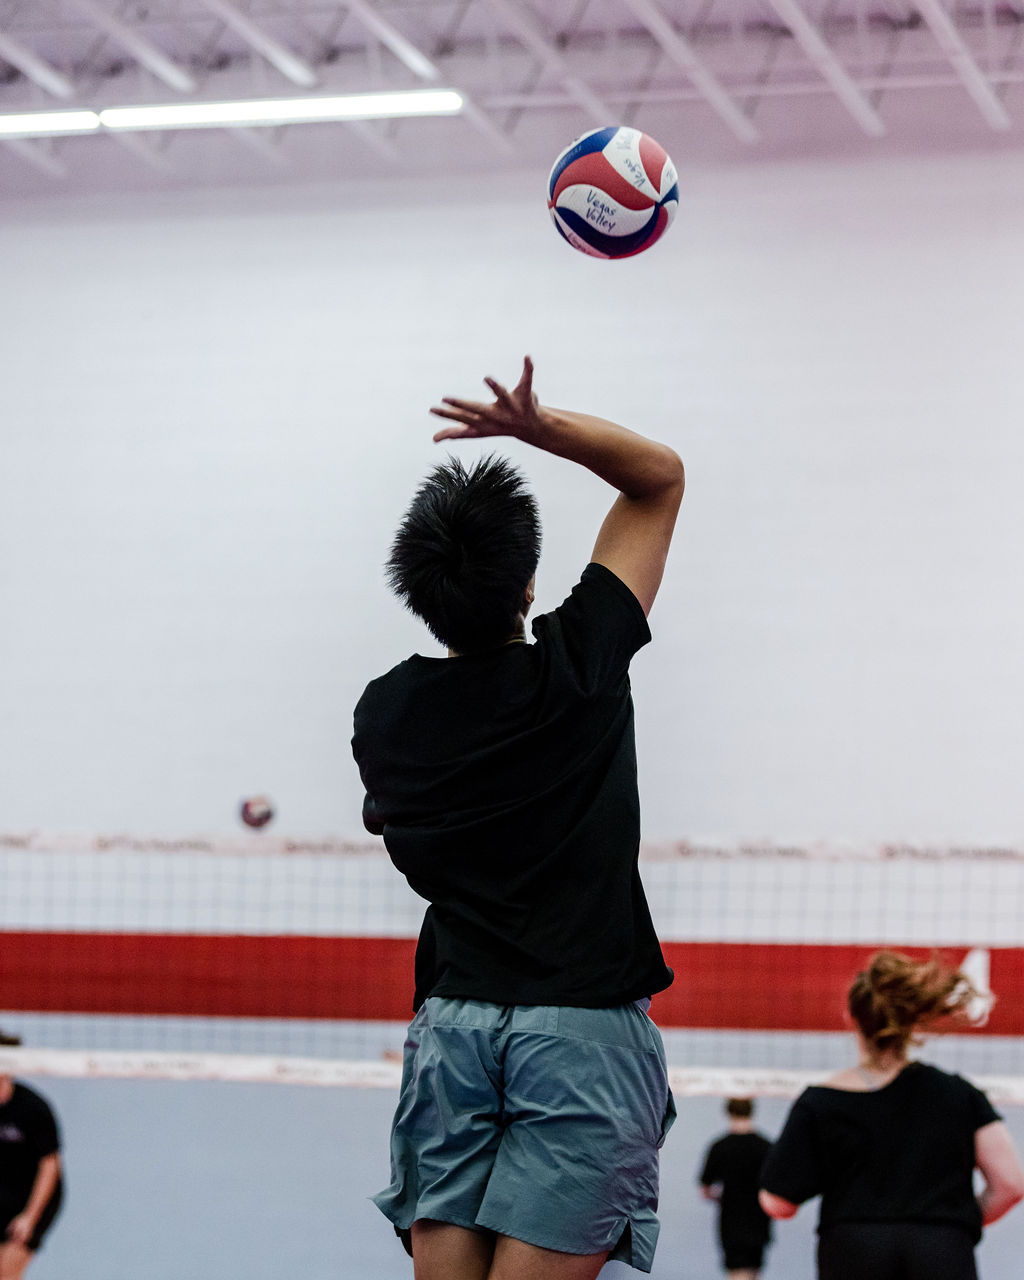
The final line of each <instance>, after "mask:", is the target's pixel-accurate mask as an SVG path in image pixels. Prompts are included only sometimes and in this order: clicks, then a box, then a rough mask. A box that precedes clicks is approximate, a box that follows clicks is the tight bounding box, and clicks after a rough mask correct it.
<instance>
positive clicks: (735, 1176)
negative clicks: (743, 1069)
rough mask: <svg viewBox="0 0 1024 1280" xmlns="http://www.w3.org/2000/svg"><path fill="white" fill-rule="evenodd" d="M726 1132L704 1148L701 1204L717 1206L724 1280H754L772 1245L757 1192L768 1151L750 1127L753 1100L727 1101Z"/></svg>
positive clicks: (761, 1136)
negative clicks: (710, 1201) (727, 1130)
mask: <svg viewBox="0 0 1024 1280" xmlns="http://www.w3.org/2000/svg"><path fill="white" fill-rule="evenodd" d="M725 1112H726V1115H727V1116H728V1117H729V1132H728V1133H726V1134H724V1135H723V1136H722V1137H721V1138H719V1139H718V1140H717V1141H716V1142H713V1143H712V1144H711V1146H710V1147H709V1148H708V1151H707V1154H706V1156H705V1157H704V1165H703V1168H702V1169H701V1174H700V1187H701V1192H702V1194H703V1195H704V1197H705V1199H707V1200H713V1201H714V1202H715V1203H716V1204H717V1205H718V1238H719V1242H720V1243H721V1246H722V1265H723V1266H724V1268H725V1271H726V1274H727V1275H728V1277H729V1280H757V1277H758V1275H759V1274H760V1271H761V1267H762V1265H763V1263H764V1251H765V1247H766V1245H767V1244H768V1242H769V1240H771V1235H772V1226H771V1218H769V1217H768V1215H767V1214H766V1213H765V1211H764V1210H763V1209H762V1208H761V1205H760V1203H759V1201H758V1197H757V1192H758V1187H759V1185H760V1176H761V1166H762V1165H763V1164H764V1161H765V1157H766V1156H767V1154H768V1152H769V1150H770V1149H771V1145H772V1144H771V1143H770V1142H769V1141H768V1139H767V1138H766V1137H765V1136H764V1134H763V1133H758V1132H757V1130H756V1129H755V1128H754V1120H753V1116H754V1100H753V1098H728V1099H726V1103H725Z"/></svg>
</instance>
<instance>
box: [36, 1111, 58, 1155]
mask: <svg viewBox="0 0 1024 1280" xmlns="http://www.w3.org/2000/svg"><path fill="white" fill-rule="evenodd" d="M33 1112H34V1115H33V1117H32V1121H33V1128H32V1133H31V1135H30V1138H29V1141H30V1144H31V1147H32V1152H33V1154H34V1155H35V1157H36V1159H37V1160H42V1159H43V1158H44V1157H45V1156H52V1155H53V1154H54V1153H55V1152H57V1151H59V1150H60V1134H59V1133H58V1131H57V1120H56V1117H55V1116H54V1114H53V1112H52V1111H51V1110H50V1108H49V1107H48V1106H47V1105H46V1103H45V1102H44V1101H43V1100H42V1098H38V1099H37V1105H36V1106H35V1107H33Z"/></svg>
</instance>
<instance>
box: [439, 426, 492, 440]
mask: <svg viewBox="0 0 1024 1280" xmlns="http://www.w3.org/2000/svg"><path fill="white" fill-rule="evenodd" d="M482 435H483V432H482V431H477V429H476V427H442V428H441V430H440V431H435V432H434V437H433V439H434V443H435V444H440V443H441V441H442V440H479V439H480V437H481V436H482Z"/></svg>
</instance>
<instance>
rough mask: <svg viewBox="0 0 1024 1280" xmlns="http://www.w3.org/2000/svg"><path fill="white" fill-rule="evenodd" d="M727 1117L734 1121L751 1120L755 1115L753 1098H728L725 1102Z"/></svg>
mask: <svg viewBox="0 0 1024 1280" xmlns="http://www.w3.org/2000/svg"><path fill="white" fill-rule="evenodd" d="M725 1112H726V1115H728V1116H731V1117H732V1119H733V1120H749V1119H750V1117H751V1116H752V1115H753V1114H754V1099H753V1098H727V1099H726V1102H725Z"/></svg>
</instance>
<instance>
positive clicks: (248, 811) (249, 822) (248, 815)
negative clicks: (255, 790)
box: [238, 796, 274, 827]
mask: <svg viewBox="0 0 1024 1280" xmlns="http://www.w3.org/2000/svg"><path fill="white" fill-rule="evenodd" d="M238 812H239V817H240V818H241V819H242V821H243V822H244V823H245V825H246V826H247V827H265V826H266V825H267V823H268V822H270V821H272V819H273V817H274V806H273V805H272V804H271V803H270V801H269V800H268V799H267V797H266V796H251V797H250V798H249V799H248V800H243V801H242V807H241V809H239V811H238Z"/></svg>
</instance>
